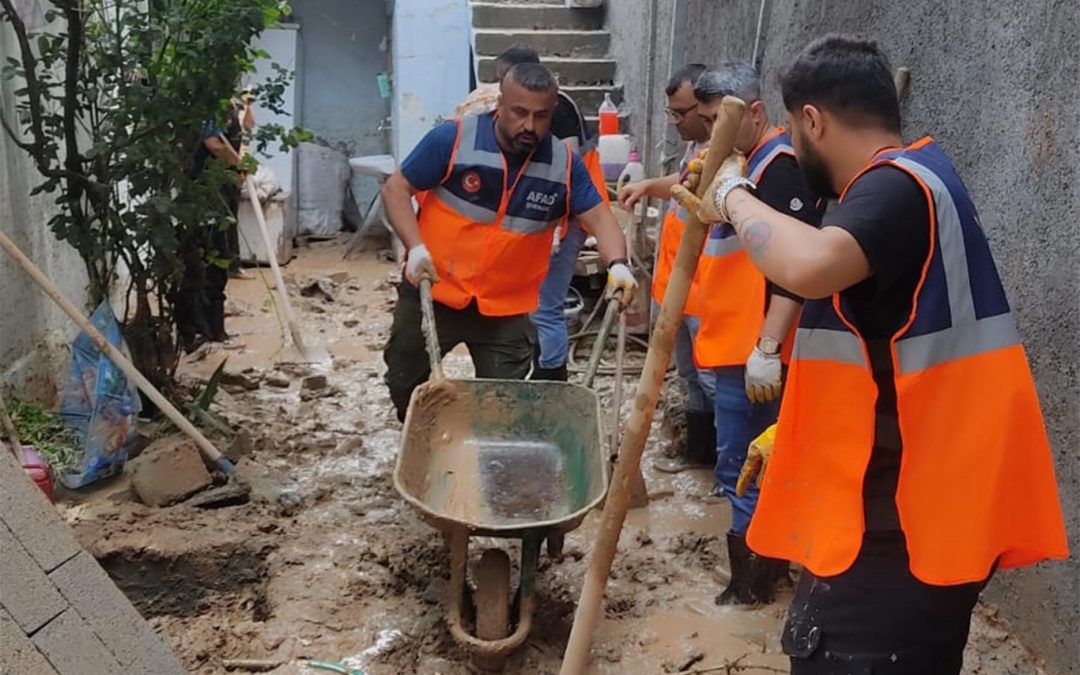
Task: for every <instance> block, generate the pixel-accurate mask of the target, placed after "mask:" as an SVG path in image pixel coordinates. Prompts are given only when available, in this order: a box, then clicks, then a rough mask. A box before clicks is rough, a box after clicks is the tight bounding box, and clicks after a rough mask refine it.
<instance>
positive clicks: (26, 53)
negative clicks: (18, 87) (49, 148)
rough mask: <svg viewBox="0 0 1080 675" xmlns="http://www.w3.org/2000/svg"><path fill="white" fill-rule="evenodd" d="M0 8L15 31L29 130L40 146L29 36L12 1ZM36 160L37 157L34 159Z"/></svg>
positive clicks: (37, 86) (38, 93) (37, 87)
mask: <svg viewBox="0 0 1080 675" xmlns="http://www.w3.org/2000/svg"><path fill="white" fill-rule="evenodd" d="M0 6H2V7H3V8H4V13H5V14H6V15H7V18H8V23H10V24H11V28H12V29H13V30H14V31H15V39H16V41H17V42H18V43H19V55H20V57H21V58H22V67H23V78H24V79H25V80H26V98H27V100H28V102H29V104H30V129H31V135H33V137H34V142H35V143H36V144H38V145H41V144H43V143H44V142H45V132H44V126H43V124H42V117H43V115H42V110H41V83H40V82H39V81H38V76H37V58H36V57H35V56H34V50H33V48H32V47H31V46H30V36H29V35H28V34H27V32H26V23H24V22H23V20H22V17H20V16H19V14H18V12H16V11H15V5H14V3H13V0H0ZM35 159H37V157H35Z"/></svg>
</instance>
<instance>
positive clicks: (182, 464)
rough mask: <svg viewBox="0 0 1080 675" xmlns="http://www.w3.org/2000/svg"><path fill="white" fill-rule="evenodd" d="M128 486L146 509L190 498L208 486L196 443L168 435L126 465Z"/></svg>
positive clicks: (206, 474)
mask: <svg viewBox="0 0 1080 675" xmlns="http://www.w3.org/2000/svg"><path fill="white" fill-rule="evenodd" d="M128 466H129V467H130V470H131V487H132V488H134V489H135V494H136V495H137V496H138V497H139V501H141V502H142V503H144V504H147V505H149V506H166V505H168V504H173V503H176V502H178V501H180V500H182V499H185V498H187V497H190V496H191V495H193V494H195V493H196V492H198V491H199V490H202V489H203V488H205V487H207V486H208V485H210V483H211V482H212V481H211V479H210V472H208V471H207V470H206V466H205V465H204V464H203V461H202V457H201V456H200V455H199V450H198V448H196V447H195V444H194V443H192V442H191V441H189V440H187V439H186V438H183V437H175V436H170V437H168V438H163V439H161V440H160V441H157V442H155V443H153V444H151V445H150V447H148V448H147V449H146V450H144V451H143V453H142V454H141V455H139V456H138V457H136V458H135V459H134V460H133V461H131V462H130V463H129V465H128Z"/></svg>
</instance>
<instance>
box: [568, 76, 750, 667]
mask: <svg viewBox="0 0 1080 675" xmlns="http://www.w3.org/2000/svg"><path fill="white" fill-rule="evenodd" d="M745 108H746V104H745V103H743V102H742V101H741V100H739V99H737V98H734V97H730V96H728V97H725V98H724V100H723V102H722V103H721V108H720V114H719V115H718V117H717V121H716V124H714V125H713V132H712V139H711V140H710V142H709V150H708V153H707V154H706V156H705V166H704V168H703V169H702V172H701V179H700V181H699V182H698V187H697V193H698V194H699V195H701V194H703V193H704V191H705V189H706V188H707V187H708V186H709V183H711V182H712V178H713V176H714V175H715V174H716V171H717V169H718V168H719V167H720V164H721V162H723V161H724V159H726V158H727V156H728V155H730V154H731V151H732V148H734V146H735V134H736V132H738V129H739V125H740V123H741V122H742V116H743V111H744V110H745ZM706 233H707V231H706V227H705V226H704V225H703V224H702V223H701V222H700V221H699V220H698V219H697V215H696V214H693V213H691V214H690V218H689V222H687V224H686V229H685V230H683V236H682V239H681V241H680V242H679V253H678V255H676V257H675V264H674V266H673V269H672V271H671V278H670V279H669V281H668V286H667V291H666V292H665V293H664V302H663V303H662V304H661V307H660V318H659V319H658V320H657V322H656V328H655V329H654V330H653V334H652V337H651V338H650V340H649V351H648V353H647V354H646V355H645V367H644V369H643V370H642V373H641V381H640V383H639V384H638V389H637V396H636V397H635V399H634V410H633V412H632V413H631V415H630V421H629V423H628V424H627V427H626V431H625V433H624V435H623V441H622V445H621V446H620V448H619V457H618V460H617V461H616V463H615V475H614V476H613V477H612V481H611V489H610V490H609V491H608V496H607V500H606V501H605V502H604V512H603V520H602V522H601V524H600V531H599V534H598V539H597V541H596V547H595V548H594V549H593V554H592V558H591V559H590V561H589V571H588V573H587V574H586V575H585V584H584V586H583V587H582V589H581V597H580V598H579V599H578V606H577V612H576V613H575V614H574V626H573V628H572V629H571V631H570V640H569V642H568V644H567V646H566V654H565V656H564V658H563V664H562V669H561V670H560V671H559V672H560V674H561V675H581V673H584V672H585V666H586V665H587V664H588V661H589V647H590V645H591V644H592V636H593V633H594V632H595V630H596V626H597V623H598V622H599V619H600V614H601V608H602V605H603V600H604V587H605V586H606V585H607V579H608V575H609V574H610V572H611V564H612V562H613V561H614V559H615V551H616V549H617V547H618V545H619V535H620V534H621V533H622V527H623V522H624V521H625V520H626V511H627V508H628V506H629V498H630V479H631V477H632V476H633V475H634V474H636V473H637V472H638V471H640V468H641V454H642V452H643V451H644V450H645V441H646V440H648V437H649V428H650V427H651V425H652V419H653V415H654V414H655V412H656V401H657V399H658V398H659V396H660V386H661V385H662V384H663V381H664V374H665V373H666V372H667V366H668V363H669V362H670V361H671V352H672V349H673V348H674V345H675V333H676V329H677V328H678V326H679V323H680V322H681V321H682V314H683V308H684V306H685V305H686V297H687V295H688V294H689V292H690V282H691V280H692V279H693V278H694V273H695V272H696V271H697V263H698V256H699V255H700V253H701V248H702V245H703V244H704V243H705V235H706Z"/></svg>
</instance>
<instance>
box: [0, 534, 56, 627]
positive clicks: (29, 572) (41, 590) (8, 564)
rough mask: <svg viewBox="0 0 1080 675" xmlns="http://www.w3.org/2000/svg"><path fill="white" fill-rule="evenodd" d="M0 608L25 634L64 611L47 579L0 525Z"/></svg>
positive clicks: (12, 536)
mask: <svg viewBox="0 0 1080 675" xmlns="http://www.w3.org/2000/svg"><path fill="white" fill-rule="evenodd" d="M0 605H2V606H3V607H4V609H6V610H7V612H8V614H10V615H11V617H12V618H13V619H15V622H16V623H18V624H19V626H20V627H21V628H22V629H23V631H24V632H26V633H33V632H34V631H36V630H37V629H38V628H41V627H42V626H43V625H44V624H45V623H47V622H48V621H49V620H50V619H52V618H53V617H55V616H56V615H57V614H59V613H60V612H62V611H64V608H66V607H67V603H66V602H65V601H64V598H63V597H62V596H61V595H60V593H59V592H58V591H57V590H56V588H54V587H53V584H52V581H50V580H49V577H47V576H46V575H45V572H43V571H42V569H41V567H40V566H39V565H38V564H37V562H35V561H34V559H33V558H31V557H30V555H29V554H28V553H27V552H26V549H24V548H23V547H22V545H21V544H20V543H19V542H18V541H16V540H15V537H14V535H12V534H11V531H10V530H8V529H7V527H5V526H4V525H0Z"/></svg>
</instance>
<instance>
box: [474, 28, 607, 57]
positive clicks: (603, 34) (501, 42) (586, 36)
mask: <svg viewBox="0 0 1080 675" xmlns="http://www.w3.org/2000/svg"><path fill="white" fill-rule="evenodd" d="M473 34H474V36H475V38H476V53H477V54H479V55H480V56H498V55H499V54H501V53H502V52H503V51H505V50H506V49H508V48H509V47H510V46H511V45H514V44H519V43H520V44H526V45H529V46H530V47H532V48H533V49H535V50H536V51H538V52H540V54H541V55H542V56H576V57H579V58H581V57H589V56H592V57H596V56H604V55H606V54H607V53H608V47H609V46H610V45H611V34H610V33H608V32H607V31H602V30H521V29H517V30H507V29H490V28H480V29H476V30H474V31H473Z"/></svg>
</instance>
